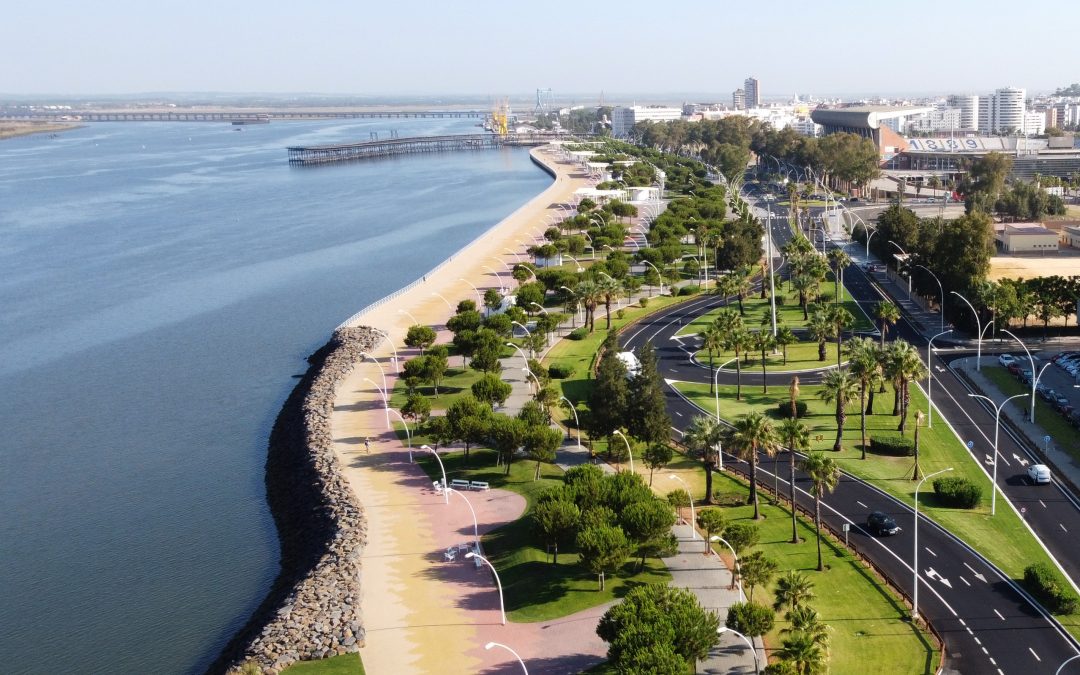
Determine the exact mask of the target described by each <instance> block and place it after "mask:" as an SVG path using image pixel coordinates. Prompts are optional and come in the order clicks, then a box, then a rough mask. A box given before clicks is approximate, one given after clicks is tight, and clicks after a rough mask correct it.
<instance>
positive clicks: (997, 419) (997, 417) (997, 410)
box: [968, 364, 1049, 516]
mask: <svg viewBox="0 0 1080 675" xmlns="http://www.w3.org/2000/svg"><path fill="white" fill-rule="evenodd" d="M1047 365H1049V364H1047ZM968 396H970V397H972V398H981V399H982V400H984V401H986V402H987V403H989V404H990V407H991V408H993V409H994V476H993V483H994V484H993V485H991V486H990V515H991V516H992V515H994V513H995V512H996V509H997V493H998V482H997V465H998V432H999V431H1000V429H1001V409H1002V408H1004V407H1005V404H1006V403H1008V402H1009V401H1011V400H1013V399H1014V398H1020V397H1021V396H1026V394H1016V395H1015V396H1010V397H1009V398H1007V399H1005V400H1004V401H1002V402H1001V405H994V402H993V401H992V400H991V399H990V398H989V397H987V396H983V395H982V394H968Z"/></svg>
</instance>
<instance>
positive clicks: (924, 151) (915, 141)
mask: <svg viewBox="0 0 1080 675" xmlns="http://www.w3.org/2000/svg"><path fill="white" fill-rule="evenodd" d="M1073 145H1074V140H1073V138H1072V137H1070V136H1065V137H1061V138H1054V139H1049V140H1048V139H1045V138H1024V137H1023V136H979V137H970V138H956V137H941V138H909V139H905V140H904V148H903V150H902V151H900V152H898V153H896V154H895V155H894V156H892V157H890V158H889V159H887V160H886V161H885V162H884V164H883V165H882V167H883V168H885V169H890V170H903V171H926V172H933V173H939V174H956V175H957V176H958V175H959V174H960V173H962V172H963V170H964V168H963V164H964V160H965V159H966V160H972V159H978V158H980V157H985V156H986V155H988V154H990V153H991V152H999V153H1004V154H1007V155H1010V156H1011V157H1012V161H1013V168H1012V173H1011V174H1010V177H1011V178H1021V179H1025V180H1033V179H1034V178H1035V174H1040V175H1043V176H1057V177H1059V178H1067V177H1069V176H1070V175H1072V174H1073V173H1076V172H1080V148H1076V147H1073Z"/></svg>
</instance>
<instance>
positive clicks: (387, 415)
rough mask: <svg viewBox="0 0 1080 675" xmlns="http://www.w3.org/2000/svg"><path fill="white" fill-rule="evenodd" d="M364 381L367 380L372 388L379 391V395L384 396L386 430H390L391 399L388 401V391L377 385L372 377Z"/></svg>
mask: <svg viewBox="0 0 1080 675" xmlns="http://www.w3.org/2000/svg"><path fill="white" fill-rule="evenodd" d="M364 379H365V380H367V381H368V382H370V383H371V386H373V387H375V389H377V390H378V391H379V393H380V394H381V395H382V400H383V410H384V411H386V428H387V429H389V428H390V399H388V398H387V397H386V390H385V389H383V388H382V387H380V386H379V385H378V384H376V383H375V380H373V379H371V378H370V377H365V378H364Z"/></svg>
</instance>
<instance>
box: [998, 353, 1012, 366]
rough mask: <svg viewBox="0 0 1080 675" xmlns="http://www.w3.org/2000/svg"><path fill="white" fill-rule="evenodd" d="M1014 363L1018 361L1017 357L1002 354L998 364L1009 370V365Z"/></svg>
mask: <svg viewBox="0 0 1080 675" xmlns="http://www.w3.org/2000/svg"><path fill="white" fill-rule="evenodd" d="M1014 361H1016V357H1015V356H1013V355H1012V354H1002V355H1001V356H999V357H998V363H1000V364H1001V365H1003V366H1005V367H1006V368H1008V367H1009V364H1011V363H1013V362H1014Z"/></svg>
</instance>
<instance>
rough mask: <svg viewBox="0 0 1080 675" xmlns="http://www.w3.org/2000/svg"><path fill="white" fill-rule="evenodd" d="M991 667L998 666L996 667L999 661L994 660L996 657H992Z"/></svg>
mask: <svg viewBox="0 0 1080 675" xmlns="http://www.w3.org/2000/svg"><path fill="white" fill-rule="evenodd" d="M990 665H992V666H996V665H997V661H995V660H994V657H993V656H991V657H990Z"/></svg>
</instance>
